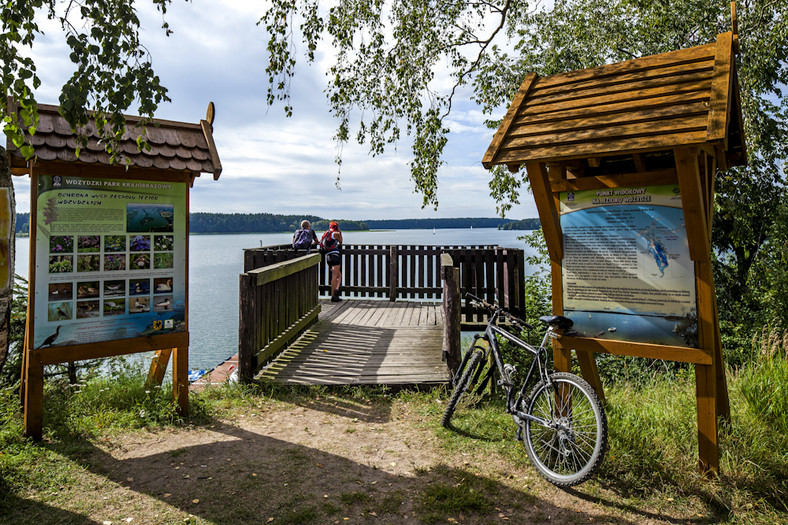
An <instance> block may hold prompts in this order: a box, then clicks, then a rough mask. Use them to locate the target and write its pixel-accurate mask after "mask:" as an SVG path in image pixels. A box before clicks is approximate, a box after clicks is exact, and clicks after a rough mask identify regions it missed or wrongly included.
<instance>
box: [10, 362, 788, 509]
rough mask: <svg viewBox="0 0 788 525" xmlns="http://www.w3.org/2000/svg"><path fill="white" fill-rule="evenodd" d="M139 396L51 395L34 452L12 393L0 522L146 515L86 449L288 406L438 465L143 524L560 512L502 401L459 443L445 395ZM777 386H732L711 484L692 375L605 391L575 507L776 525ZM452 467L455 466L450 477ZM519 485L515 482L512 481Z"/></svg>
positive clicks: (129, 389)
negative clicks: (602, 424)
mask: <svg viewBox="0 0 788 525" xmlns="http://www.w3.org/2000/svg"><path fill="white" fill-rule="evenodd" d="M143 382H144V381H143V379H142V377H141V375H140V374H139V371H137V372H134V371H133V370H132V371H130V372H123V373H118V374H116V375H115V378H114V379H113V380H112V381H109V380H106V379H100V378H94V379H92V380H89V381H86V382H85V383H83V384H81V385H78V386H76V387H69V386H67V385H64V384H59V383H53V384H49V385H48V387H47V391H46V400H47V401H46V413H45V436H46V437H47V438H46V441H45V443H43V444H33V443H32V442H30V441H29V440H26V439H24V438H23V437H22V431H23V426H22V419H21V415H20V413H19V401H18V397H16V394H15V392H13V391H12V390H10V389H5V390H2V392H0V517H2V516H13V520H14V522H15V523H42V522H45V521H46V520H44V521H42V520H41V518H40V516H42V515H43V516H47V517H48V518H49V521H50V522H61V523H84V522H85V521H86V518H85V516H93V515H95V513H96V512H97V508H98V506H99V505H105V506H106V505H108V503H107V502H106V501H104V502H97V501H94V500H93V499H92V498H90V497H83V498H82V499H80V500H78V501H74V498H73V493H70V492H69V488H68V487H70V486H73V485H75V484H76V485H77V486H79V487H81V493H84V494H92V493H100V494H107V495H108V496H107V497H108V498H109V500H108V501H109V502H110V503H111V507H112V508H116V509H118V510H117V514H116V518H115V519H116V520H118V521H119V520H120V519H121V518H122V517H123V510H124V509H131V508H134V507H135V505H140V504H141V503H140V502H139V501H137V500H135V499H129V497H130V496H129V493H128V491H127V490H122V489H123V483H122V481H123V480H120V481H121V483H118V481H115V480H112V479H109V478H108V477H107V476H103V475H102V474H101V472H102V471H101V468H102V467H101V466H100V465H98V464H97V463H96V459H95V451H96V444H97V443H101V442H104V441H111V438H112V437H113V436H116V435H119V434H130V435H133V434H134V433H135V432H142V433H145V432H148V431H150V430H155V429H180V430H182V431H186V430H189V429H192V428H196V429H203V430H208V429H211V428H212V427H213V426H215V425H216V424H217V421H219V420H225V419H227V420H232V419H234V418H236V417H240V414H244V415H245V416H246V417H252V416H254V415H255V414H257V413H259V412H262V411H268V412H269V413H270V412H272V411H274V412H275V411H276V410H292V409H293V408H294V407H299V406H326V407H330V408H331V410H332V411H333V412H334V413H339V414H342V415H344V416H345V417H346V420H347V421H348V423H347V425H348V426H347V428H344V427H343V428H340V429H338V432H340V433H341V434H344V435H352V436H353V438H352V439H355V438H356V436H357V435H358V434H363V433H364V432H365V430H364V429H363V427H362V426H361V425H362V423H363V421H362V422H359V420H360V419H362V420H363V414H373V415H374V414H377V413H380V412H389V411H393V410H395V409H396V410H397V411H402V412H403V413H406V414H408V415H409V416H408V419H409V420H410V424H411V425H412V426H413V427H414V428H419V429H421V430H422V431H425V432H427V434H428V435H431V436H433V437H435V438H436V439H437V441H438V443H439V444H440V446H441V449H442V450H443V455H444V457H445V458H446V460H447V464H436V465H435V466H434V467H431V468H429V469H416V471H415V478H413V479H412V480H399V479H398V478H396V479H394V480H391V481H394V482H395V483H394V486H389V485H391V481H390V482H389V484H388V485H386V484H385V483H380V484H377V485H374V486H369V487H361V486H360V485H355V484H354V485H352V486H353V487H354V488H348V487H344V488H343V487H341V486H339V485H340V484H341V480H339V479H334V480H333V481H330V482H329V484H337V487H330V489H331V490H329V489H326V495H325V497H324V496H323V495H322V493H321V495H320V496H318V498H317V499H316V498H314V497H310V495H309V494H307V493H303V492H300V489H298V488H294V487H293V486H292V485H290V486H284V485H287V484H286V483H285V484H284V485H283V484H282V483H274V482H275V481H276V480H272V481H270V483H271V484H270V485H269V486H266V487H265V489H264V491H265V493H266V496H265V497H266V498H274V499H272V501H275V502H278V503H277V507H276V508H277V509H278V510H276V511H275V512H271V516H268V515H265V516H260V515H259V514H255V512H254V511H252V510H249V509H245V508H243V506H242V505H230V507H232V508H228V509H227V510H223V509H222V507H221V506H217V507H216V508H215V509H207V510H205V509H203V512H202V514H200V515H198V516H195V515H192V514H190V513H189V512H188V509H189V508H190V507H189V502H190V501H191V499H190V497H187V498H186V503H184V504H182V505H181V506H180V507H178V506H177V505H168V504H166V503H167V502H168V501H169V500H166V499H164V497H163V496H161V495H157V494H151V495H149V497H148V499H147V500H146V501H148V502H147V503H144V502H143V503H142V505H143V506H144V505H150V506H151V508H152V509H154V510H151V512H155V513H157V515H159V516H160V518H158V519H159V520H160V521H155V520H153V521H151V522H153V523H176V522H177V523H229V522H231V521H232V522H236V523H244V522H254V523H259V522H262V523H265V522H266V521H267V520H268V519H269V518H270V517H273V518H275V519H274V521H272V522H271V523H275V524H279V523H292V524H298V523H323V522H325V523H335V522H337V521H338V522H340V523H343V522H346V521H345V520H344V518H345V517H348V518H351V519H352V520H353V521H351V522H353V523H356V522H373V521H374V520H376V519H378V518H382V520H383V521H384V522H386V521H387V522H398V521H399V520H400V518H401V517H402V516H403V515H404V513H409V514H408V516H409V519H411V518H412V519H413V520H417V521H418V522H421V523H447V522H451V520H455V521H456V520H458V519H459V517H462V519H464V520H467V522H469V523H486V522H489V521H490V520H491V519H494V520H495V521H498V520H499V519H502V518H500V517H501V516H509V515H510V514H512V513H515V514H516V513H517V512H522V511H523V510H522V509H524V508H529V509H530V508H531V507H533V508H535V509H536V508H537V506H538V507H539V509H538V510H535V511H534V512H535V514H534V515H533V517H534V519H538V516H540V515H541V513H543V514H544V516H543V518H541V519H548V518H549V517H550V516H551V515H552V516H555V513H556V512H557V510H556V509H554V508H552V509H547V510H545V509H543V506H544V501H545V498H547V496H546V494H550V493H551V492H550V491H551V490H552V489H551V487H550V486H549V485H548V484H547V483H546V482H543V481H541V480H540V479H539V478H538V477H537V475H536V474H535V471H533V470H530V474H528V475H523V474H522V473H521V472H523V470H522V469H523V466H524V465H527V464H528V458H527V454H526V453H525V450H524V447H523V446H522V445H521V444H517V443H515V442H514V441H513V436H514V425H513V423H512V420H511V417H510V416H507V415H506V414H504V413H503V410H502V405H501V402H500V401H498V400H490V399H487V398H485V399H483V400H481V401H480V402H479V403H478V404H477V405H476V406H475V407H473V408H466V407H462V406H461V407H460V408H459V409H458V411H457V414H456V417H455V419H454V420H453V424H454V427H455V428H454V429H452V430H446V429H443V428H442V427H440V426H439V424H438V421H439V419H440V415H441V413H442V411H443V408H444V407H445V400H446V397H447V395H446V392H445V391H443V390H441V389H436V390H432V391H427V392H412V391H403V392H399V393H396V394H395V393H392V392H390V391H388V390H386V389H364V388H340V389H327V388H284V387H281V386H275V385H271V384H255V385H249V386H243V385H235V386H229V385H228V386H226V387H222V388H214V389H209V390H206V391H205V392H203V393H200V394H192V395H191V397H190V407H191V414H190V415H189V417H187V418H183V417H180V416H178V414H177V412H176V411H175V406H174V405H173V403H172V402H171V399H170V394H169V389H168V387H166V386H165V387H164V388H161V389H150V390H145V389H144V387H143V386H142V384H143ZM786 382H788V369H786V365H785V360H780V359H776V358H775V359H771V360H770V361H768V362H767V361H762V362H759V363H758V364H756V365H753V366H752V367H751V368H744V369H743V370H741V371H738V372H729V376H728V384H729V390H730V400H731V420H730V422H727V423H724V424H722V426H721V429H720V436H719V439H720V448H721V471H722V475H721V476H720V477H719V478H717V479H712V480H709V479H706V478H705V477H703V476H701V475H700V474H699V473H698V470H697V430H696V419H695V418H696V415H695V399H694V378H693V376H692V374H691V372H687V373H684V374H679V375H678V376H676V377H673V378H671V379H660V378H657V379H654V380H652V381H650V382H648V383H646V384H642V385H639V386H637V387H635V386H630V385H627V384H621V383H617V384H613V385H607V387H606V391H605V394H606V397H607V414H608V420H609V428H610V450H609V453H608V456H607V457H606V459H605V461H604V463H603V465H602V468H601V470H600V472H599V474H598V476H597V477H596V478H595V479H594V480H592V481H591V482H588V483H586V484H584V485H582V486H581V487H580V488H578V490H577V491H572V492H570V494H572V495H574V496H577V497H579V498H581V499H582V500H586V501H588V502H591V503H592V504H594V505H596V506H597V507H600V508H603V509H606V512H608V513H609V514H610V516H612V517H611V518H610V519H611V520H618V519H623V521H628V520H632V519H633V516H634V517H635V518H634V519H637V518H638V517H639V518H640V519H643V517H644V516H646V517H651V518H654V519H659V517H660V516H662V515H663V513H666V514H667V515H674V514H676V513H679V514H680V515H682V516H683V517H684V519H685V520H686V521H691V522H695V523H711V522H731V523H775V522H785V521H786V519H788V503H787V502H788V436H787V435H786V434H787V433H786V431H785V430H786V429H785V427H783V426H781V425H783V424H784V421H785V410H786V408H785V407H786V405H784V404H782V403H783V402H784V401H785V397H784V392H785V390H784V387H785V385H786ZM781 389H782V390H781ZM373 419H374V418H373ZM319 426H320V423H319V422H314V421H313V422H310V423H309V428H310V430H313V429H314V430H315V431H319V430H320V428H319ZM366 432H369V431H366ZM359 437H361V436H359ZM406 443H407V444H408V446H409V447H414V448H417V447H419V446H420V445H419V443H418V442H417V441H416V442H410V441H408V442H406ZM312 454H313V451H312V449H310V448H305V447H302V446H298V445H296V444H292V445H287V446H285V447H284V448H281V449H280V450H279V456H280V459H281V461H282V465H283V466H282V470H281V471H280V473H281V475H282V476H284V477H286V478H287V479H299V477H300V474H301V473H303V472H305V471H307V470H308V469H311V468H313V465H314V464H315V459H314V457H312ZM449 459H452V460H453V462H452V465H448V463H449V461H448V460H449ZM456 459H459V461H456ZM164 461H167V462H170V461H171V462H173V464H174V462H181V463H180V464H183V463H186V464H187V465H188V463H189V461H192V462H193V461H195V459H194V458H193V450H192V448H191V447H188V446H184V447H180V448H175V449H173V450H172V451H170V452H169V453H167V454H166V457H165V458H164ZM228 461H229V460H228ZM198 462H199V461H198ZM228 464H229V463H228ZM184 468H185V467H184ZM249 468H252V467H251V466H250V467H249ZM321 468H322V466H321ZM526 471H527V470H526ZM179 472H180V471H179ZM373 472H374V469H373ZM515 472H516V473H519V474H518V475H517V476H512V473H515ZM231 474H232V472H228V473H227V476H228V478H230V481H228V482H227V483H231V486H229V487H228V488H227V494H228V496H227V498H228V500H227V502H228V503H230V502H236V501H243V500H244V499H245V498H246V497H247V496H246V495H248V494H250V493H257V492H260V491H261V488H260V483H262V482H263V481H265V480H262V479H261V478H263V477H264V476H262V475H261V476H260V477H257V475H256V474H255V475H254V476H255V477H250V475H248V474H247V475H243V476H237V477H233V476H231ZM277 487H278V488H277ZM277 490H278V491H279V492H281V493H280V494H277V493H276V491H277ZM210 495H211V493H210V491H208V492H206V493H204V494H203V495H201V496H200V498H201V499H203V500H205V499H206V498H208V497H209V496H210ZM173 497H175V496H173ZM195 499H196V498H195ZM204 504H205V502H203V503H202V504H201V505H204ZM195 506H196V504H195ZM66 509H67V510H66ZM622 515H623V516H626V519H624V518H621V516H622ZM118 516H119V517H118ZM228 520H230V521H228ZM370 520H373V521H370ZM585 520H586V521H587V518H585ZM111 521H115V520H111ZM570 521H571V520H570ZM580 521H582V520H580ZM0 522H3V518H0Z"/></svg>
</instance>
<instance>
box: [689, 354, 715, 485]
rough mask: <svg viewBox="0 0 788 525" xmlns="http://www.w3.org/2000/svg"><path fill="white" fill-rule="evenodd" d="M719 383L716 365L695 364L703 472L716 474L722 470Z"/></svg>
mask: <svg viewBox="0 0 788 525" xmlns="http://www.w3.org/2000/svg"><path fill="white" fill-rule="evenodd" d="M716 386H717V383H716V378H715V375H714V367H713V366H709V365H695V397H696V398H697V412H698V456H699V467H700V469H701V472H703V473H705V474H706V475H709V476H711V475H716V474H717V473H718V472H719V471H720V453H719V445H718V442H717V388H716Z"/></svg>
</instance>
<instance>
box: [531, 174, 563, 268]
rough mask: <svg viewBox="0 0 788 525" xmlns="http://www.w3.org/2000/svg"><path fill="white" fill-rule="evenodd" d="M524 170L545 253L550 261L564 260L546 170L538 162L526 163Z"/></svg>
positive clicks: (556, 212)
mask: <svg viewBox="0 0 788 525" xmlns="http://www.w3.org/2000/svg"><path fill="white" fill-rule="evenodd" d="M526 170H527V171H528V180H529V181H530V182H531V189H532V190H533V194H534V200H535V201H536V208H537V211H538V212H539V221H540V222H541V224H542V231H543V232H544V236H545V241H546V242H547V251H548V252H549V254H550V259H551V260H553V261H560V260H562V259H563V258H564V248H563V234H562V232H561V223H560V221H559V218H558V210H557V209H556V207H555V203H554V201H553V195H552V192H551V189H550V181H549V180H548V178H547V168H546V167H545V165H544V164H543V163H540V162H528V163H527V164H526Z"/></svg>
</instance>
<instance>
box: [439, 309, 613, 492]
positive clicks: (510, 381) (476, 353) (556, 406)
mask: <svg viewBox="0 0 788 525" xmlns="http://www.w3.org/2000/svg"><path fill="white" fill-rule="evenodd" d="M466 300H470V304H471V305H472V306H473V307H474V308H481V309H484V310H487V312H488V314H489V317H488V321H487V327H486V329H485V331H484V333H483V334H476V335H475V336H474V338H473V341H472V342H471V344H470V346H469V348H468V350H467V351H466V352H465V355H464V356H463V359H462V361H461V363H460V366H459V367H458V369H457V371H456V373H455V374H454V376H453V379H452V383H453V386H454V391H453V392H452V395H451V398H450V399H449V403H448V405H447V406H446V410H445V412H444V413H443V417H442V418H441V424H442V425H443V426H444V427H447V428H448V427H449V426H450V421H451V417H452V415H453V414H454V412H455V410H456V408H457V404H458V403H459V401H460V398H461V397H462V396H463V394H464V393H465V392H466V391H467V390H468V389H469V387H470V386H471V385H477V393H481V392H482V391H483V390H484V388H485V386H486V384H487V382H488V381H492V379H493V377H494V375H495V374H496V373H497V374H498V375H499V376H500V379H499V380H498V382H497V384H498V385H499V386H501V387H503V388H504V390H505V391H506V412H507V413H509V414H511V415H512V417H513V419H514V422H515V423H516V424H517V432H516V439H517V440H518V441H519V440H520V439H522V441H523V443H524V444H525V448H526V451H527V452H528V458H529V459H530V461H531V463H533V465H534V467H536V470H537V471H539V473H540V474H541V475H542V476H543V477H544V478H545V479H547V480H548V481H549V482H551V483H553V484H554V485H557V486H560V487H571V486H574V485H578V484H580V483H583V482H584V481H586V480H588V479H589V478H590V477H591V476H593V475H594V473H595V472H596V470H597V469H598V468H599V465H600V464H601V463H602V460H603V459H604V456H605V452H606V451H607V417H606V416H605V410H604V408H603V406H602V402H601V401H600V399H599V396H597V394H596V392H595V391H594V389H593V388H592V387H591V385H589V384H588V382H586V381H585V380H584V379H582V378H580V377H578V376H576V375H575V374H571V373H568V372H555V371H553V370H550V369H548V368H547V359H546V358H547V348H546V347H547V343H548V341H549V340H550V339H551V338H556V337H558V334H557V333H556V330H559V329H560V330H567V329H569V328H571V326H572V324H573V323H572V320H571V319H568V318H566V317H563V316H560V315H553V316H543V317H541V318H540V319H539V320H540V321H541V322H542V323H544V324H546V325H547V328H546V330H545V333H544V336H543V337H542V342H541V344H540V345H539V346H538V347H537V346H533V345H530V344H528V343H527V342H525V341H523V340H522V339H520V338H519V337H517V336H516V335H514V334H512V333H511V332H509V331H508V330H506V329H504V328H502V327H500V326H498V321H499V320H502V321H503V320H508V321H509V322H510V323H512V324H513V325H514V326H518V327H520V328H522V329H528V330H534V328H533V327H532V326H531V325H529V324H528V323H526V322H525V321H523V320H522V319H519V318H517V317H515V316H514V315H512V314H510V313H508V312H506V311H505V310H503V309H502V308H501V307H499V306H498V305H495V304H489V303H487V302H485V301H484V300H483V299H480V298H479V297H476V296H474V295H472V294H466ZM498 337H500V338H503V339H505V340H507V341H509V342H510V343H512V344H514V345H515V346H517V347H519V348H522V349H524V350H526V351H527V352H528V353H530V354H531V355H532V357H533V359H532V361H531V365H530V369H529V371H528V374H527V375H526V377H525V379H524V380H523V383H522V386H521V387H520V388H519V389H518V388H515V386H516V385H515V382H514V376H515V374H516V373H517V371H516V368H515V367H514V366H513V365H511V364H508V363H504V362H503V358H502V356H501V350H500V348H499V346H498V339H497V338H498ZM480 339H481V340H484V341H486V342H487V344H486V345H482V344H479V340H480ZM485 357H486V358H487V359H485ZM490 357H491V358H492V359H490ZM487 362H489V367H487V366H486V363H487ZM485 369H486V375H485V377H484V378H481V375H482V373H483V372H484V371H485ZM480 378H481V381H480ZM533 383H535V385H534V386H533V388H532V389H531V391H530V393H529V394H528V395H526V389H527V388H528V386H529V385H531V384H533Z"/></svg>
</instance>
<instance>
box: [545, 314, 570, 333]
mask: <svg viewBox="0 0 788 525" xmlns="http://www.w3.org/2000/svg"><path fill="white" fill-rule="evenodd" d="M539 320H540V321H542V322H543V323H546V324H549V325H550V326H555V327H556V328H560V329H561V330H566V329H567V328H571V327H572V325H573V324H575V323H574V322H573V321H572V320H571V319H569V318H568V317H564V316H563V315H543V316H542V317H540V318H539Z"/></svg>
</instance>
